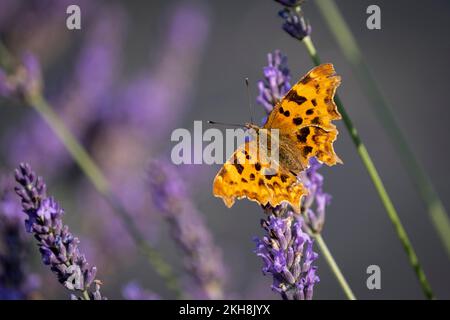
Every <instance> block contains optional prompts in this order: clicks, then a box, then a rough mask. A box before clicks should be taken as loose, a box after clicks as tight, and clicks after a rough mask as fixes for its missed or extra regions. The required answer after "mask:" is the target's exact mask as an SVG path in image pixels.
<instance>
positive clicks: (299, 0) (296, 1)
mask: <svg viewBox="0 0 450 320" xmlns="http://www.w3.org/2000/svg"><path fill="white" fill-rule="evenodd" d="M275 2H278V3H281V4H282V5H283V6H286V7H297V6H300V5H302V4H303V2H305V0H275Z"/></svg>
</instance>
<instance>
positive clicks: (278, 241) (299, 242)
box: [255, 211, 319, 300]
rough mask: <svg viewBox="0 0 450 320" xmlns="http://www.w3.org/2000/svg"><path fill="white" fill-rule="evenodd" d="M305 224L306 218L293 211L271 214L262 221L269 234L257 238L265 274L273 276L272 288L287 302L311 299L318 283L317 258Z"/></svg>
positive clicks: (257, 249) (257, 250) (257, 246)
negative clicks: (304, 227) (303, 226)
mask: <svg viewBox="0 0 450 320" xmlns="http://www.w3.org/2000/svg"><path fill="white" fill-rule="evenodd" d="M302 224H303V219H302V218H301V217H300V216H298V215H295V214H294V213H292V212H291V211H287V212H286V213H285V214H281V215H275V214H272V215H270V216H269V217H268V218H267V219H266V220H262V222H261V225H262V227H263V228H264V230H266V235H265V236H264V237H263V238H262V239H255V242H256V250H255V252H256V254H257V255H258V256H259V257H261V258H262V260H263V262H264V266H263V269H262V270H263V273H264V274H267V273H270V274H271V275H272V276H273V284H272V289H273V290H274V291H276V292H278V293H279V294H280V295H281V297H282V298H283V299H285V300H305V299H306V300H311V299H312V296H313V288H314V284H315V283H317V282H319V277H318V276H317V275H316V269H317V267H315V266H312V263H313V262H314V260H316V259H317V256H318V255H317V253H315V252H313V251H312V245H313V241H312V240H311V238H310V236H309V235H308V234H307V233H305V232H303V231H302Z"/></svg>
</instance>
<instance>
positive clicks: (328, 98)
mask: <svg viewBox="0 0 450 320" xmlns="http://www.w3.org/2000/svg"><path fill="white" fill-rule="evenodd" d="M339 83H340V77H339V76H337V75H336V74H335V71H334V68H333V65H332V64H322V65H320V66H318V67H316V68H314V69H313V70H311V71H310V72H309V73H308V74H307V75H306V76H304V77H303V78H302V79H301V80H300V81H299V82H298V83H297V84H295V85H294V86H293V87H292V88H291V89H290V90H289V92H288V93H287V94H286V95H285V96H284V97H283V98H282V99H281V100H280V101H279V102H278V103H277V105H276V106H275V107H274V109H273V110H272V111H271V113H270V114H269V116H268V118H267V121H266V123H265V124H264V126H263V127H258V126H256V125H254V124H246V127H247V128H248V129H253V130H254V132H256V135H255V137H254V139H253V140H251V141H248V142H246V143H244V144H243V145H241V146H239V147H238V149H237V150H236V151H235V152H234V153H233V155H232V156H231V157H230V159H229V160H228V161H227V162H226V163H225V164H224V166H223V167H222V169H220V170H219V172H218V174H217V175H216V177H215V179H214V183H213V194H214V195H215V196H217V197H221V198H222V199H223V200H224V202H225V204H226V205H227V206H228V207H231V206H232V205H233V203H234V201H235V199H240V198H243V197H246V198H248V199H249V200H252V201H256V202H258V203H259V204H261V205H263V206H266V205H270V206H273V207H275V206H277V205H279V204H281V203H283V202H287V203H289V204H290V205H291V206H292V208H293V210H294V211H295V212H297V213H298V212H300V204H301V198H302V196H303V195H305V194H306V193H307V191H306V189H305V187H304V186H303V184H302V182H301V180H300V178H299V177H298V174H299V173H300V172H302V171H304V170H305V169H306V168H307V167H308V165H309V159H310V158H311V157H316V158H317V159H318V160H319V161H321V162H323V163H326V164H328V165H330V166H331V165H334V164H336V163H339V162H341V160H340V159H339V158H338V157H337V155H336V154H335V153H334V149H333V142H334V141H335V140H336V137H337V134H338V131H337V129H336V126H335V125H334V124H333V123H332V121H333V120H338V119H340V118H341V116H340V114H339V112H338V111H337V107H336V105H335V103H334V101H333V97H334V94H335V91H336V88H337V86H338V85H339ZM261 129H266V130H261ZM274 129H276V130H277V134H276V135H275V134H274V131H273V130H274ZM260 135H266V137H264V138H265V139H267V141H268V142H267V144H261V143H259V141H260V140H259V139H258V138H259V136H260ZM272 140H276V141H274V142H276V143H275V145H277V146H278V148H277V150H276V151H277V152H278V160H277V163H276V165H277V166H276V167H277V170H276V172H273V166H272V165H273V163H271V159H270V157H269V154H271V153H272V152H273V151H274V150H271V145H272V143H271V142H272ZM265 146H267V147H265Z"/></svg>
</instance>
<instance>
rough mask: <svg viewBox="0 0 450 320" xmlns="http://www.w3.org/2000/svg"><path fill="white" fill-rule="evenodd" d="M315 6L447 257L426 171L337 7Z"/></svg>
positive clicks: (449, 229)
mask: <svg viewBox="0 0 450 320" xmlns="http://www.w3.org/2000/svg"><path fill="white" fill-rule="evenodd" d="M315 3H316V5H317V6H318V8H319V11H320V13H321V14H322V16H323V18H324V19H325V22H326V24H327V25H328V28H329V30H330V31H331V33H332V34H333V35H334V37H335V39H336V41H337V43H338V45H339V47H340V48H341V51H342V52H343V54H344V56H345V57H346V59H347V60H348V61H349V62H350V65H351V66H352V68H353V70H354V73H355V74H356V76H357V77H358V81H359V83H361V84H362V86H363V90H364V92H365V94H366V95H367V97H368V98H369V100H370V102H371V105H372V107H373V109H374V111H375V114H376V115H377V116H378V118H379V121H380V122H381V123H382V124H383V126H384V128H385V130H386V132H387V133H388V135H389V137H390V138H391V141H392V143H393V144H394V146H395V149H396V150H397V152H398V153H399V156H400V159H401V161H402V164H403V167H404V168H405V169H406V171H407V172H408V174H409V176H410V178H411V179H412V180H413V182H414V184H415V185H416V187H417V188H418V191H419V194H420V196H421V197H422V199H423V200H424V202H425V203H426V206H427V209H428V213H429V215H430V218H431V221H432V223H433V226H434V228H435V229H436V231H437V234H438V235H439V237H440V239H441V241H442V243H443V244H444V247H445V249H446V252H447V254H448V256H449V257H450V219H449V216H448V214H447V212H446V210H445V208H444V205H443V204H442V201H441V199H440V198H439V196H438V194H437V193H436V191H435V189H434V186H433V184H432V182H431V179H430V178H429V177H428V175H427V174H426V172H425V170H424V169H423V167H422V166H421V164H420V162H419V161H418V159H417V158H416V157H415V155H414V152H413V151H412V150H411V148H410V146H409V144H408V142H407V140H406V138H405V136H404V134H403V133H402V131H401V129H400V127H399V126H398V124H397V122H396V120H395V116H394V115H393V114H392V109H391V107H390V106H389V105H388V103H387V102H386V100H385V99H384V97H383V95H382V93H381V91H380V89H379V87H378V85H377V83H376V81H375V80H374V78H373V77H372V74H371V73H370V70H369V68H368V66H367V64H366V63H365V62H364V59H363V55H362V53H361V49H360V48H359V46H358V44H357V42H356V40H355V38H354V36H353V34H352V32H351V30H350V28H349V26H348V25H347V23H346V22H345V19H344V17H343V16H342V14H341V12H340V11H339V8H338V7H337V6H336V3H335V2H334V1H333V0H316V1H315Z"/></svg>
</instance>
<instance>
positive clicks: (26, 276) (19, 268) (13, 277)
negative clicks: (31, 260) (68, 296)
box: [0, 176, 39, 300]
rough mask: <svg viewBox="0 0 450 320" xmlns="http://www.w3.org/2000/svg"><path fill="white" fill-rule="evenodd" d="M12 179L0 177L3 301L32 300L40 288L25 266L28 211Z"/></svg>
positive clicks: (0, 291) (0, 286) (0, 295)
mask: <svg viewBox="0 0 450 320" xmlns="http://www.w3.org/2000/svg"><path fill="white" fill-rule="evenodd" d="M9 178H11V179H9ZM12 181H13V179H12V177H9V176H8V177H7V176H4V177H3V176H2V177H0V235H1V239H2V241H0V300H5V299H6V300H11V299H14V300H16V299H29V298H31V297H32V295H33V293H34V292H35V291H36V289H37V288H38V287H39V277H38V276H37V275H34V274H31V273H29V272H28V270H27V267H26V264H27V262H26V256H27V253H28V248H29V243H28V241H27V240H26V238H25V230H24V228H23V222H24V220H25V214H24V213H23V212H22V208H21V206H20V204H19V203H18V201H17V199H16V196H15V194H14V185H13V183H12Z"/></svg>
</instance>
